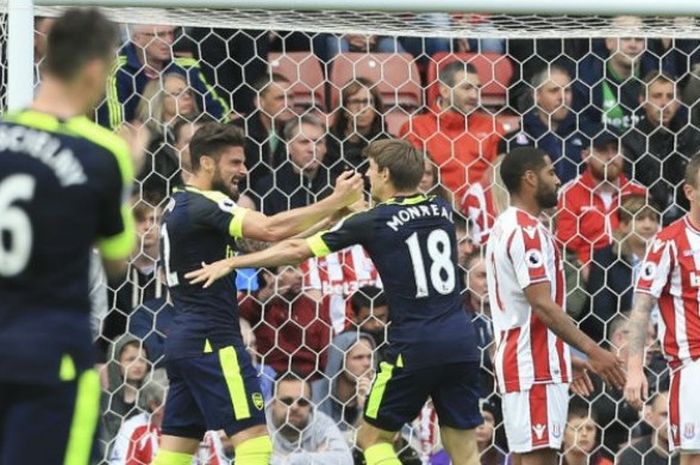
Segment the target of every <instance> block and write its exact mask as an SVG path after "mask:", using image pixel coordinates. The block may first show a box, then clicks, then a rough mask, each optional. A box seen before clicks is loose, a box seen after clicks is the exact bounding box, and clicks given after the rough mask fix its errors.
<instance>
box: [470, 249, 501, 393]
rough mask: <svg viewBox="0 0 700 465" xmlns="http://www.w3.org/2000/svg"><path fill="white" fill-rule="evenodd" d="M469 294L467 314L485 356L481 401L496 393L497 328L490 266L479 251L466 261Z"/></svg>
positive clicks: (482, 370) (481, 371)
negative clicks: (488, 272)
mask: <svg viewBox="0 0 700 465" xmlns="http://www.w3.org/2000/svg"><path fill="white" fill-rule="evenodd" d="M465 268H466V270H467V274H466V280H465V284H466V292H465V293H464V310H465V311H466V312H467V315H469V316H470V317H471V319H472V323H473V324H474V329H475V330H476V335H477V345H478V347H479V351H480V352H481V365H480V366H481V369H480V374H481V397H482V398H486V397H489V396H490V395H491V394H492V393H493V392H494V378H493V373H494V371H493V362H492V356H493V352H494V349H495V347H494V345H493V325H492V323H491V306H490V305H489V293H488V284H487V282H486V263H485V262H484V258H483V256H482V254H481V250H479V249H476V250H475V251H474V252H472V253H471V254H469V255H468V256H467V259H466V261H465Z"/></svg>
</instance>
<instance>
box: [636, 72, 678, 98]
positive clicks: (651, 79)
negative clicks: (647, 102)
mask: <svg viewBox="0 0 700 465" xmlns="http://www.w3.org/2000/svg"><path fill="white" fill-rule="evenodd" d="M642 82H643V83H644V85H643V86H642V87H641V88H640V89H639V95H640V96H641V97H642V98H645V99H646V98H647V92H649V88H650V87H651V86H652V85H653V84H656V83H657V82H661V83H667V84H673V86H674V87H675V86H676V80H675V79H673V78H672V77H671V76H669V75H668V74H666V73H664V72H663V71H659V70H654V71H649V72H648V73H647V74H646V75H645V76H644V78H643V79H642Z"/></svg>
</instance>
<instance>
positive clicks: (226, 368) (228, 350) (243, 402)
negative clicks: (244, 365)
mask: <svg viewBox="0 0 700 465" xmlns="http://www.w3.org/2000/svg"><path fill="white" fill-rule="evenodd" d="M219 361H220V363H221V370H222V372H223V374H224V379H225V380H226V386H227V387H228V392H229V395H230V396H231V404H232V405H233V414H234V415H235V416H236V420H245V419H246V418H250V408H249V407H248V395H247V394H246V391H245V383H244V382H243V376H242V375H241V367H240V365H239V364H238V354H236V349H235V348H234V347H233V346H228V347H224V348H223V349H220V350H219Z"/></svg>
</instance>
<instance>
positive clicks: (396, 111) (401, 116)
mask: <svg viewBox="0 0 700 465" xmlns="http://www.w3.org/2000/svg"><path fill="white" fill-rule="evenodd" d="M410 118H411V114H410V113H409V112H407V111H406V110H404V109H403V108H393V109H389V110H388V111H387V112H386V113H384V123H385V125H386V130H387V131H388V132H389V134H391V135H392V136H394V137H398V136H399V131H401V127H402V126H403V125H404V123H405V122H406V121H408V120H409V119H410Z"/></svg>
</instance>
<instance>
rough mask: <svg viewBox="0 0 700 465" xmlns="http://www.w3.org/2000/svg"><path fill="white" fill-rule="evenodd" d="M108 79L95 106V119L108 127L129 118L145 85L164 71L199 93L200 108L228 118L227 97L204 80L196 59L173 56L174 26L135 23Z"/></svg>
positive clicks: (217, 116) (119, 123)
mask: <svg viewBox="0 0 700 465" xmlns="http://www.w3.org/2000/svg"><path fill="white" fill-rule="evenodd" d="M130 33H131V42H129V43H128V44H126V45H125V46H124V47H123V48H122V50H121V53H120V54H119V57H118V58H117V61H116V66H115V70H114V72H113V74H112V76H110V78H109V79H107V91H106V97H105V101H104V102H103V103H102V105H101V106H100V107H99V108H98V109H97V122H98V123H99V124H101V125H102V126H105V127H107V128H110V129H114V128H116V127H119V126H120V125H121V124H122V123H124V122H125V121H132V120H133V119H134V116H135V113H136V106H137V105H138V104H139V99H140V96H141V95H142V94H143V90H144V88H145V87H146V85H147V84H148V83H149V82H150V81H152V80H155V79H159V78H160V76H162V75H164V74H166V73H179V74H182V75H183V76H185V77H186V79H187V82H188V84H189V85H190V87H192V89H193V90H194V93H195V95H197V96H199V98H200V100H201V101H200V102H199V104H200V105H199V107H200V108H201V109H202V110H203V112H205V113H209V114H210V115H212V116H214V117H215V118H216V119H222V118H225V117H228V114H229V103H228V100H229V98H228V97H226V98H222V97H221V96H220V95H219V94H217V92H216V91H215V90H214V88H213V87H212V86H211V85H210V84H209V83H208V82H207V81H206V78H205V77H204V74H202V71H201V69H200V67H199V63H198V62H197V60H195V59H192V58H181V57H173V54H172V53H173V43H174V42H175V28H174V27H173V26H157V25H135V26H131V27H130Z"/></svg>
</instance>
